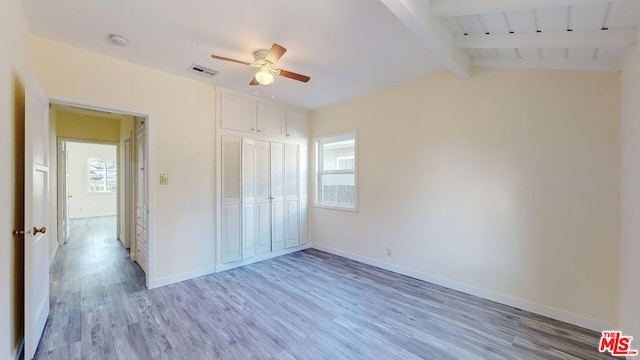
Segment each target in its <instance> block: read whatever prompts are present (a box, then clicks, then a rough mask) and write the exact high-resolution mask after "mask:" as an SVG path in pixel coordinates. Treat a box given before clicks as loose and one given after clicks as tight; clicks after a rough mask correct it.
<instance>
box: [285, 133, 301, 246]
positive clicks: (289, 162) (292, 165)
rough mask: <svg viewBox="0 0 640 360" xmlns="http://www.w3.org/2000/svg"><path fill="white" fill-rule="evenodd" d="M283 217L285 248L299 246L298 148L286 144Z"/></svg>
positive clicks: (297, 146)
mask: <svg viewBox="0 0 640 360" xmlns="http://www.w3.org/2000/svg"><path fill="white" fill-rule="evenodd" d="M284 180H285V195H284V202H285V208H284V216H285V246H286V247H287V248H290V247H294V246H298V245H300V146H299V145H294V144H286V145H285V148H284Z"/></svg>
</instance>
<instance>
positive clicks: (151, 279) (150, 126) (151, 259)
mask: <svg viewBox="0 0 640 360" xmlns="http://www.w3.org/2000/svg"><path fill="white" fill-rule="evenodd" d="M49 103H51V104H58V105H65V106H73V107H77V108H82V109H88V110H96V111H104V112H110V113H116V114H122V115H130V116H134V117H135V116H137V117H142V118H144V119H145V124H146V126H147V141H146V143H145V151H146V154H147V166H148V169H149V174H154V173H155V168H156V161H155V153H154V152H153V151H152V149H153V148H154V146H153V144H154V139H155V136H154V135H155V126H154V123H153V121H152V120H151V119H152V116H151V115H150V114H148V113H144V112H140V111H133V110H125V109H120V108H117V107H113V106H104V105H100V104H92V103H89V102H86V101H78V100H73V99H66V98H60V97H50V98H49ZM151 177H152V176H149V177H147V183H146V186H147V192H148V194H150V196H149V197H148V200H147V201H148V204H147V205H148V206H149V209H148V211H149V213H148V229H147V262H148V265H147V271H146V274H145V283H146V286H147V288H149V289H152V288H155V287H158V285H156V284H157V280H156V276H155V273H156V262H155V223H156V211H155V209H156V199H155V196H154V194H155V182H153V181H149V179H150V178H151Z"/></svg>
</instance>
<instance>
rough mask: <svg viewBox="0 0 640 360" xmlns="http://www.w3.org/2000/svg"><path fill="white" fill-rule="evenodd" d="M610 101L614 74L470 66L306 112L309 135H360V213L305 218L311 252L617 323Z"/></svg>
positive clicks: (559, 313) (615, 152)
mask: <svg viewBox="0 0 640 360" xmlns="http://www.w3.org/2000/svg"><path fill="white" fill-rule="evenodd" d="M619 93H620V91H619V78H618V75H615V74H598V73H579V72H552V71H535V70H499V69H474V73H473V76H472V77H471V78H470V79H467V80H458V79H456V78H454V77H453V75H451V74H449V73H442V74H437V75H434V76H431V77H428V78H425V79H422V80H419V81H415V82H412V83H409V84H405V85H401V86H398V87H395V88H392V89H388V90H386V91H382V92H378V93H375V94H371V95H368V96H364V97H361V98H357V99H354V100H351V101H347V102H345V103H342V104H339V105H336V106H332V107H330V108H327V109H323V110H319V111H316V112H314V113H312V115H311V119H312V134H313V135H315V136H319V135H325V134H331V133H336V132H340V131H345V130H352V129H358V131H359V135H358V136H359V138H358V156H359V158H358V160H359V163H358V167H359V178H358V179H359V181H358V182H359V188H358V196H359V212H357V213H351V212H344V211H336V210H328V209H321V208H313V209H312V211H311V236H312V243H313V244H314V245H315V246H319V247H321V248H324V249H329V250H333V251H336V252H338V253H341V254H347V255H349V254H350V256H352V257H354V256H355V257H358V258H360V259H365V260H367V261H371V262H375V263H379V264H383V265H384V264H387V265H389V266H391V267H395V268H396V269H405V270H406V272H407V273H412V274H419V275H420V276H423V275H424V276H423V278H429V279H435V280H438V281H440V282H441V283H443V284H447V285H449V286H454V287H457V288H459V289H463V290H465V291H469V292H473V293H476V294H481V295H483V296H485V297H490V298H494V299H498V300H501V301H507V302H509V303H511V304H520V305H522V306H527V307H528V308H530V309H532V310H536V311H538V312H542V313H546V314H549V315H553V316H556V317H562V318H564V319H565V320H569V321H572V322H576V323H581V324H582V325H585V326H589V327H593V328H596V327H599V326H604V325H605V324H617V323H618V313H617V309H616V306H615V304H616V303H617V298H618V291H619V285H618V272H617V265H616V264H617V262H618V259H619V251H618V221H619V184H618V183H619V175H618V174H619V151H620V150H619V144H620V142H619V126H620V111H619V102H620V94H619ZM387 248H390V249H392V256H391V257H389V256H387V255H386V249H387Z"/></svg>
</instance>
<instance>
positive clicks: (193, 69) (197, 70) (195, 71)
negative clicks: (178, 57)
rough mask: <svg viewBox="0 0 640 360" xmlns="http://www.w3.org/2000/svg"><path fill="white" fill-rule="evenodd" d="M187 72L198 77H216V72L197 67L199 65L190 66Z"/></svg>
mask: <svg viewBox="0 0 640 360" xmlns="http://www.w3.org/2000/svg"><path fill="white" fill-rule="evenodd" d="M187 71H188V72H190V73H192V74H196V75H200V76H203V77H207V78H213V77H215V76H216V75H218V72H217V71H215V70H213V69H209V68H208V67H206V66H202V65H199V64H191V66H189V68H188V69H187Z"/></svg>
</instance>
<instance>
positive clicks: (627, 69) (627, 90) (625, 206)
mask: <svg viewBox="0 0 640 360" xmlns="http://www.w3.org/2000/svg"><path fill="white" fill-rule="evenodd" d="M621 134H622V147H621V148H622V153H621V178H622V179H621V180H622V182H621V183H622V189H621V196H620V201H621V204H620V209H621V216H620V275H621V276H620V284H621V286H620V322H621V326H622V329H623V331H625V332H626V333H627V334H628V335H631V336H634V337H635V339H638V340H634V343H635V346H634V348H635V349H637V348H638V347H639V344H640V280H639V278H640V262H638V257H639V256H640V48H638V47H637V46H634V47H632V48H630V49H628V50H627V53H626V56H625V60H624V67H623V71H622V131H621Z"/></svg>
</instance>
